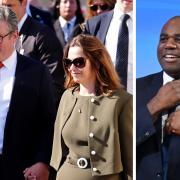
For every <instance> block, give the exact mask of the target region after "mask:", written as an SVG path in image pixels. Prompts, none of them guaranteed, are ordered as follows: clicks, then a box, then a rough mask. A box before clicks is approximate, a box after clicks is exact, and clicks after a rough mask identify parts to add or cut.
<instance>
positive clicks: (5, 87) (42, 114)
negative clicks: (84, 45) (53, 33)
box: [0, 6, 56, 180]
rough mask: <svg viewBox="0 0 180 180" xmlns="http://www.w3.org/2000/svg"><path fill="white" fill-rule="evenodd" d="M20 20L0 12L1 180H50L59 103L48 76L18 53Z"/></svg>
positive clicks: (3, 9) (2, 8) (6, 10)
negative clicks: (55, 100) (56, 102)
mask: <svg viewBox="0 0 180 180" xmlns="http://www.w3.org/2000/svg"><path fill="white" fill-rule="evenodd" d="M17 25H18V19H17V18H16V15H15V13H14V12H13V11H12V10H11V9H10V8H8V7H5V6H0V179H1V180H11V179H13V180H24V178H26V179H32V178H34V179H39V180H48V176H49V166H48V164H49V161H50V156H51V147H52V137H53V127H54V120H55V114H56V109H55V103H54V98H53V90H52V83H51V77H50V73H49V71H48V70H47V68H46V67H45V66H44V65H42V64H41V63H40V62H39V61H35V60H32V59H30V58H28V57H25V56H22V55H20V54H19V53H17V52H16V50H15V48H14V47H15V43H16V41H17V39H18V26H17Z"/></svg>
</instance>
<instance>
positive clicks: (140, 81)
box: [136, 72, 162, 86]
mask: <svg viewBox="0 0 180 180" xmlns="http://www.w3.org/2000/svg"><path fill="white" fill-rule="evenodd" d="M161 75H162V72H158V73H154V74H150V75H147V76H144V77H141V78H137V80H136V84H137V86H139V85H142V84H149V83H150V82H151V81H153V80H154V79H155V78H157V77H159V76H161Z"/></svg>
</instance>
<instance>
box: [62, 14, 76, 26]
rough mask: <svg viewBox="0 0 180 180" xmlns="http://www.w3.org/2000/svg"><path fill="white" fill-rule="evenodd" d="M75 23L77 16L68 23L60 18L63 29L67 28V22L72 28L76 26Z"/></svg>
mask: <svg viewBox="0 0 180 180" xmlns="http://www.w3.org/2000/svg"><path fill="white" fill-rule="evenodd" d="M75 21H76V16H74V17H73V18H72V19H71V20H70V21H66V20H65V19H64V18H63V17H62V16H59V22H60V24H61V27H62V28H64V27H65V26H66V24H67V22H69V23H70V24H71V26H74V24H75Z"/></svg>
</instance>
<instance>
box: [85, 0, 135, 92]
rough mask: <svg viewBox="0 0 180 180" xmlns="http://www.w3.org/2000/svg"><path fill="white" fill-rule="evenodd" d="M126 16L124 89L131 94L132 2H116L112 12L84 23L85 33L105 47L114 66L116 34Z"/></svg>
mask: <svg viewBox="0 0 180 180" xmlns="http://www.w3.org/2000/svg"><path fill="white" fill-rule="evenodd" d="M125 14H127V15H129V19H128V20H127V22H126V24H127V27H128V31H129V34H128V37H129V42H128V60H127V63H128V64H127V67H126V69H127V70H126V71H127V72H126V73H127V74H126V76H127V77H126V78H127V82H126V89H127V91H128V92H130V93H131V94H132V93H133V0H117V2H116V4H115V8H114V10H113V11H110V12H108V13H103V14H101V15H99V16H96V17H94V18H92V19H90V20H88V21H87V22H86V28H85V33H88V34H92V35H94V36H96V37H98V38H99V39H100V40H101V41H102V42H103V43H104V44H105V46H106V48H107V50H108V52H109V53H110V55H111V59H112V61H113V63H114V65H115V66H116V62H117V47H118V33H119V30H120V29H121V24H122V18H123V16H124V15H125ZM120 78H121V77H120Z"/></svg>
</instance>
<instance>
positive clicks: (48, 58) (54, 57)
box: [0, 0, 64, 104]
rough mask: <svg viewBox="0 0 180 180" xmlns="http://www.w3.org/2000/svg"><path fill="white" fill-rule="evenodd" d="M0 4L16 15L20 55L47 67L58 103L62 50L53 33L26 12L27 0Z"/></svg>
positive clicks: (61, 79)
mask: <svg viewBox="0 0 180 180" xmlns="http://www.w3.org/2000/svg"><path fill="white" fill-rule="evenodd" d="M0 4H2V5H4V6H8V7H11V9H12V10H13V11H14V12H15V14H16V15H17V18H18V30H19V38H18V41H17V43H16V50H17V51H18V52H19V53H20V54H22V55H25V56H28V57H31V58H33V59H36V60H39V61H41V62H42V63H43V64H45V65H46V66H47V67H48V69H49V71H50V73H51V75H52V78H53V83H54V86H55V96H56V101H57V104H58V102H59V99H60V96H61V94H62V92H63V84H64V70H63V67H62V63H61V59H62V56H63V50H62V49H61V45H60V43H59V41H58V39H57V37H56V35H55V33H54V32H53V30H52V29H50V28H49V27H48V26H45V25H43V24H41V23H39V22H38V21H36V20H34V19H33V18H32V17H30V16H29V15H28V14H27V12H26V6H27V0H1V1H0Z"/></svg>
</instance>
